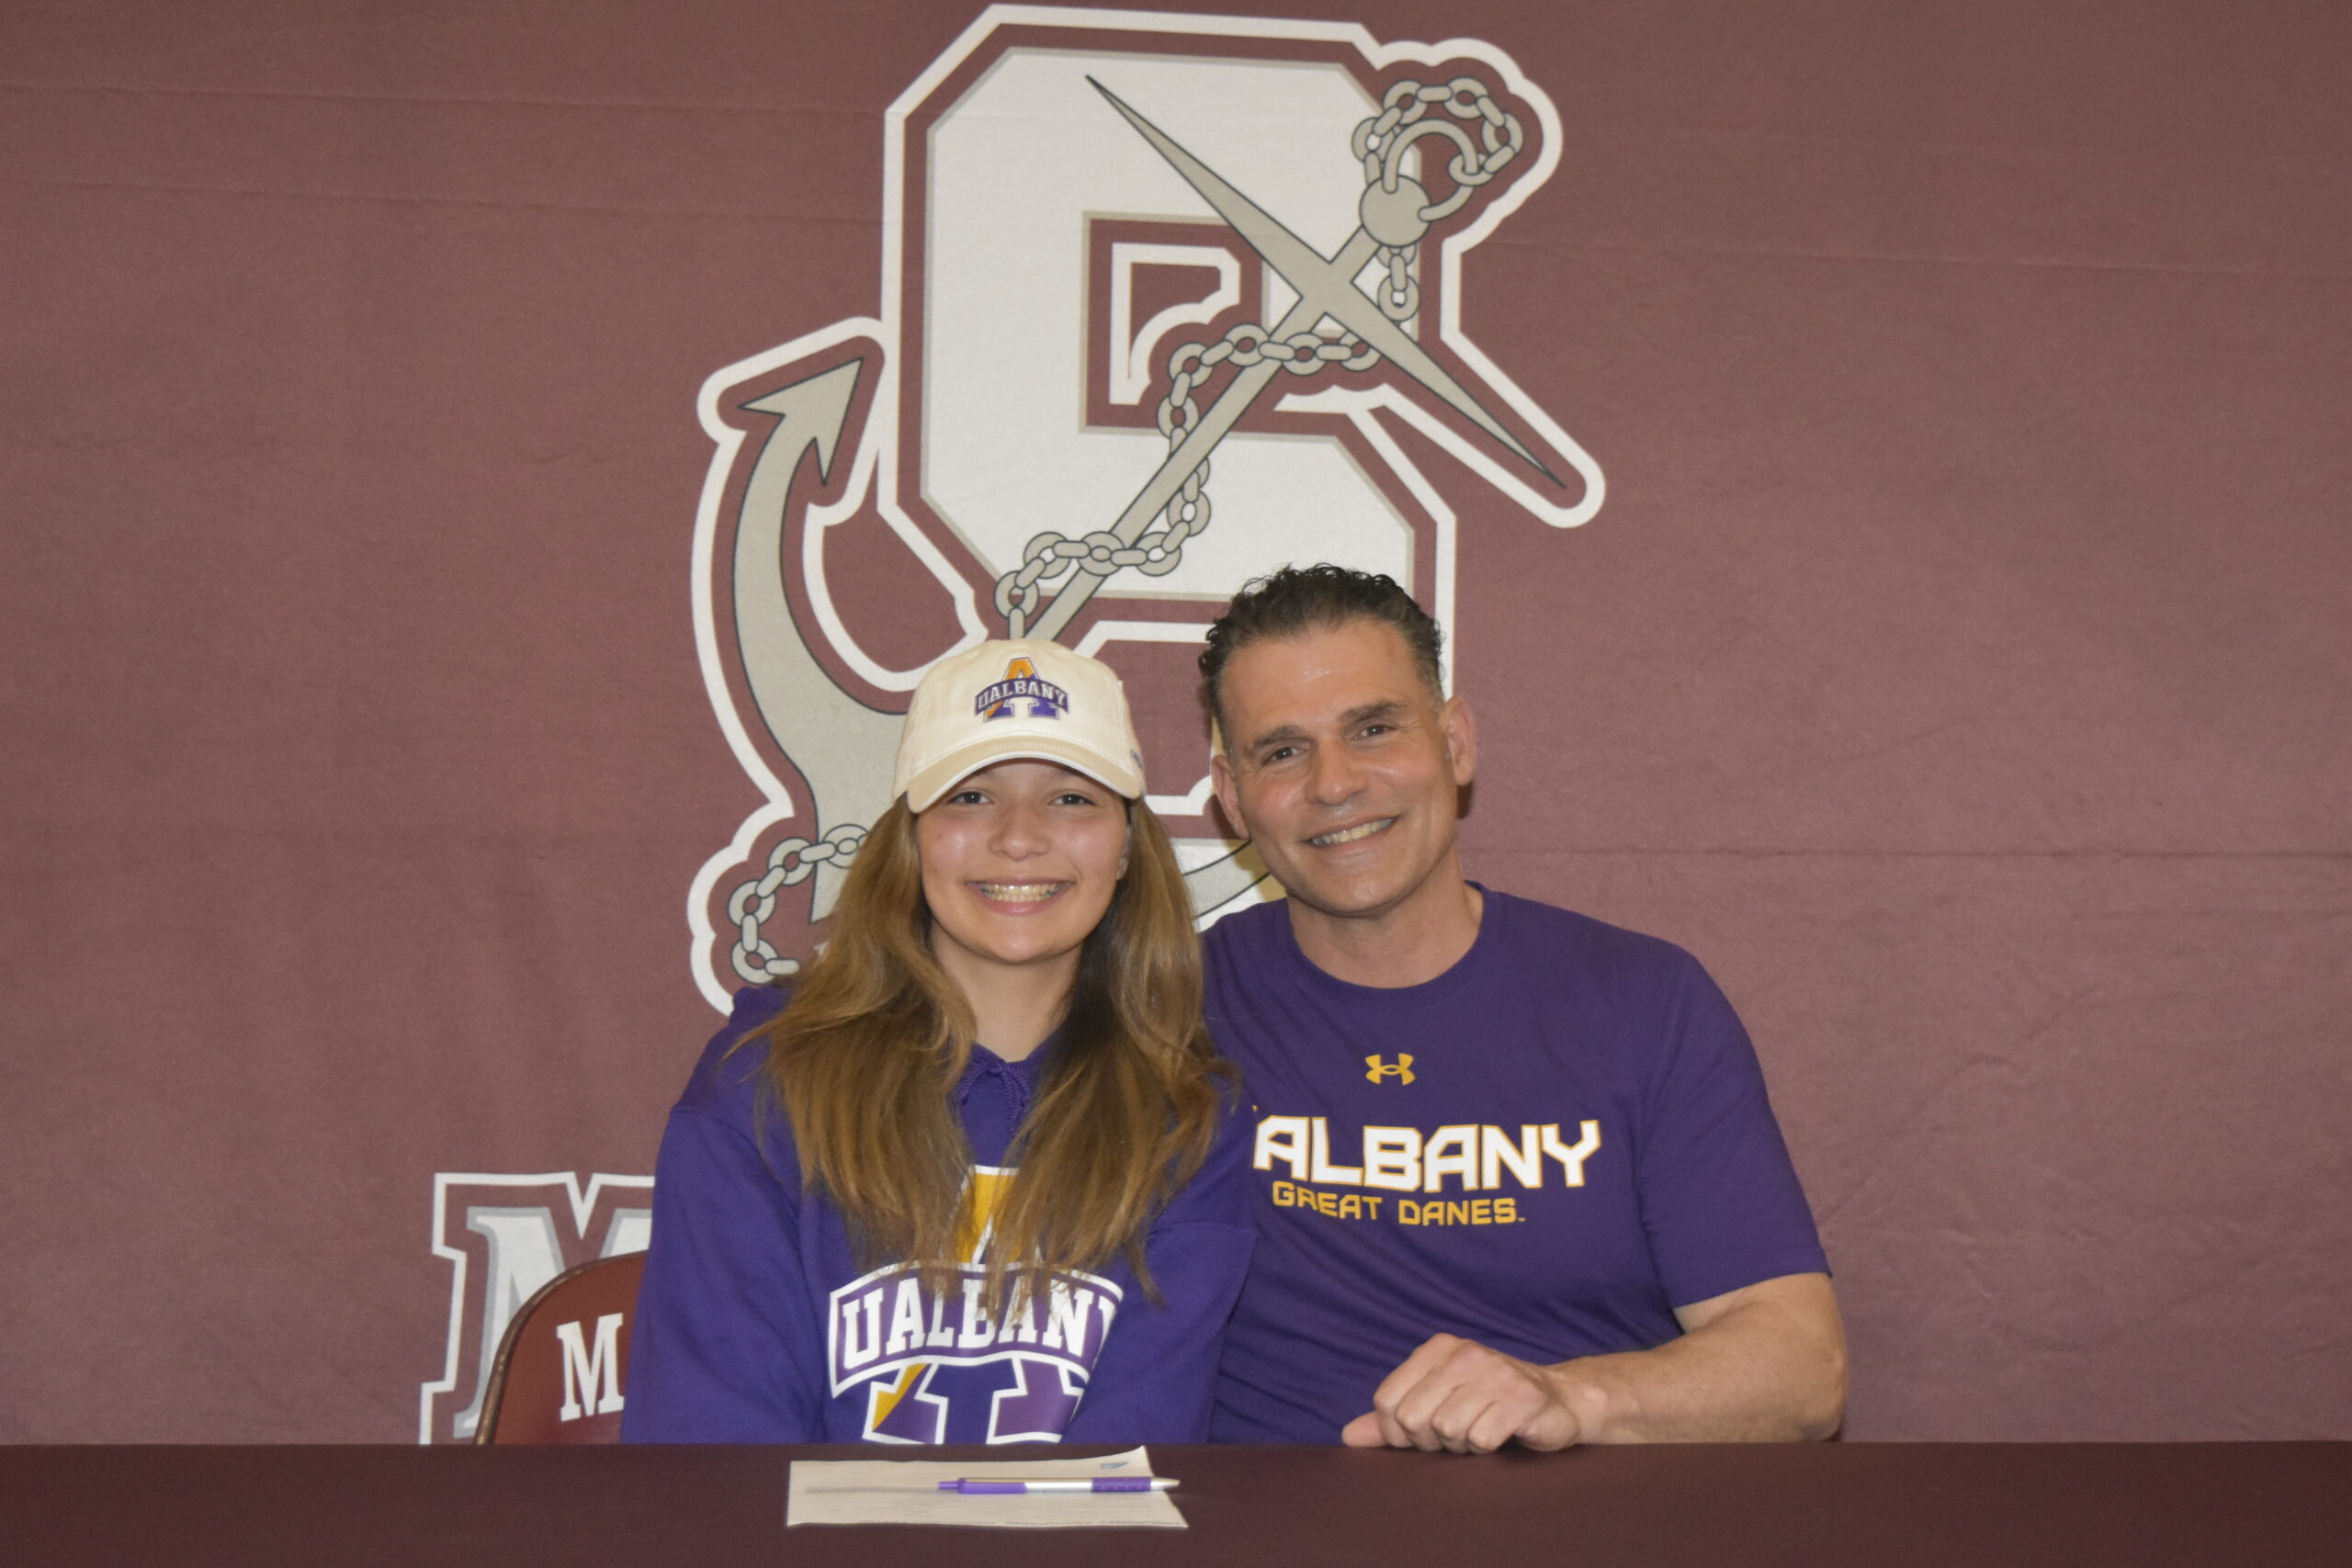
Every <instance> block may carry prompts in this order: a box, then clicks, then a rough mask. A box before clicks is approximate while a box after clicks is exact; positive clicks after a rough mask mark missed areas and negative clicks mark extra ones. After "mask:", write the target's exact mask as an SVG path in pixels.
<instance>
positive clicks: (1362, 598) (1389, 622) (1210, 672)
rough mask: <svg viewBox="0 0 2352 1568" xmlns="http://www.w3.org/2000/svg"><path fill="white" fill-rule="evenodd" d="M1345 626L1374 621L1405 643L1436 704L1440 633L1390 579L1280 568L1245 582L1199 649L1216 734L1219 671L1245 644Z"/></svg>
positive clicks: (1221, 724) (1324, 567)
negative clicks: (1388, 627)
mask: <svg viewBox="0 0 2352 1568" xmlns="http://www.w3.org/2000/svg"><path fill="white" fill-rule="evenodd" d="M1350 621H1377V622H1378V623H1379V624H1381V625H1382V626H1390V627H1394V628H1395V630H1396V632H1397V636H1398V637H1403V638H1404V639H1405V649H1406V651H1407V652H1408V653H1410V654H1411V655H1412V656H1413V667H1414V668H1415V669H1417V670H1419V671H1420V674H1421V679H1422V680H1423V681H1424V682H1427V683H1428V685H1429V689H1430V701H1432V702H1434V703H1438V704H1440V705H1442V704H1443V703H1444V701H1445V678H1444V675H1443V673H1442V671H1441V670H1440V668H1439V664H1438V654H1439V652H1440V650H1441V649H1442V648H1443V647H1444V645H1445V633H1443V632H1442V631H1441V630H1439V629H1438V624H1437V623H1436V622H1435V621H1433V620H1431V619H1430V613H1429V612H1428V611H1427V610H1424V609H1422V608H1421V607H1420V606H1419V604H1414V603H1413V596H1412V595H1411V594H1409V593H1408V592H1405V590H1404V589H1403V588H1402V587H1400V586H1398V584H1397V580H1396V579H1395V578H1393V577H1388V576H1385V575H1384V574H1382V573H1380V572H1376V571H1356V570H1351V569H1350V568H1347V567H1344V566H1333V565H1331V564H1330V563H1329V562H1328V561H1326V562H1323V563H1321V564H1319V565H1316V566H1286V567H1284V568H1283V569H1282V570H1280V571H1274V572H1269V573H1267V574H1266V575H1265V576H1263V577H1257V578H1252V579H1250V581H1248V582H1245V583H1243V584H1242V585H1241V592H1238V593H1237V594H1235V595H1234V596H1233V603H1232V604H1231V605H1229V606H1228V607H1227V610H1226V612H1225V614H1224V615H1219V616H1218V617H1217V618H1216V625H1214V626H1210V627H1209V632H1208V646H1207V647H1206V648H1204V649H1201V690H1202V694H1203V695H1204V696H1205V697H1206V698H1207V699H1208V705H1209V713H1210V715H1211V716H1213V717H1214V718H1216V722H1217V728H1219V729H1220V730H1222V729H1223V728H1225V706H1224V701H1223V699H1224V682H1225V667H1226V665H1227V662H1229V661H1230V660H1232V658H1233V656H1234V655H1235V654H1237V653H1238V652H1240V651H1241V650H1242V649H1245V648H1247V647H1249V646H1250V644H1251V643H1253V642H1264V641H1267V640H1270V639H1274V638H1281V637H1297V636H1298V635H1300V634H1301V633H1303V632H1310V631H1329V630H1331V629H1333V628H1334V627H1337V626H1345V625H1347V624H1348V623H1349V622H1350Z"/></svg>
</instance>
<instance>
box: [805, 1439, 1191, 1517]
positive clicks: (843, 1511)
mask: <svg viewBox="0 0 2352 1568" xmlns="http://www.w3.org/2000/svg"><path fill="white" fill-rule="evenodd" d="M1150 1473H1151V1455H1150V1454H1149V1453H1148V1452H1146V1451H1145V1450H1142V1449H1129V1450H1127V1451H1126V1452H1125V1453H1123V1454H1105V1455H1103V1457H1102V1458H1101V1459H1016V1460H991V1461H972V1460H920V1459H895V1460H894V1459H842V1460H826V1459H818V1460H806V1459H804V1460H795V1461H792V1480H791V1483H790V1485H789V1486H788V1487H787V1488H786V1495H785V1506H784V1522H785V1523H786V1525H997V1526H1012V1527H1014V1528H1016V1529H1019V1528H1027V1529H1051V1528H1055V1527H1057V1526H1058V1527H1068V1526H1072V1525H1137V1526H1143V1527H1146V1528H1148V1529H1177V1530H1180V1529H1184V1528H1185V1525H1184V1516H1183V1515H1182V1514H1180V1513H1178V1512H1177V1511H1176V1505H1175V1503H1174V1502H1173V1501H1171V1500H1170V1497H1169V1495H1168V1494H1167V1493H1165V1492H1038V1493H1027V1494H1016V1495H1010V1496H1008V1495H1001V1494H1000V1495H990V1496H985V1497H967V1496H965V1495H963V1494H962V1493H959V1492H942V1491H941V1490H940V1489H939V1483H941V1482H943V1481H956V1480H961V1479H963V1478H965V1477H967V1476H968V1477H970V1478H971V1479H973V1480H975V1481H979V1480H988V1481H1008V1480H1010V1481H1029V1480H1039V1481H1048V1480H1050V1481H1059V1480H1069V1479H1073V1478H1089V1477H1092V1476H1097V1475H1149V1474H1150Z"/></svg>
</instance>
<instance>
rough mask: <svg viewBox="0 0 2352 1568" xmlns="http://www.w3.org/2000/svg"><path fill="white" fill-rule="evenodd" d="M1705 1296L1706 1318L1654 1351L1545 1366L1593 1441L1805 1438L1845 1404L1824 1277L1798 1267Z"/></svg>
mask: <svg viewBox="0 0 2352 1568" xmlns="http://www.w3.org/2000/svg"><path fill="white" fill-rule="evenodd" d="M1718 1300H1719V1301H1720V1302H1722V1303H1724V1304H1723V1305H1722V1306H1721V1307H1720V1309H1717V1310H1710V1308H1711V1307H1713V1304H1714V1303H1700V1305H1699V1306H1698V1307H1696V1308H1692V1309H1688V1310H1687V1311H1686V1313H1685V1314H1684V1320H1685V1322H1686V1323H1690V1322H1691V1321H1692V1319H1693V1317H1695V1318H1696V1319H1697V1322H1696V1323H1695V1324H1694V1325H1693V1326H1691V1328H1690V1330H1689V1331H1688V1332H1687V1333H1685V1334H1684V1335H1683V1336H1682V1337H1680V1338H1679V1339H1675V1340H1672V1341H1670V1342H1669V1343H1668V1344H1665V1345H1661V1346H1659V1347H1658V1348H1656V1349H1654V1350H1636V1351H1630V1352H1627V1353H1624V1354H1621V1355H1613V1356H1587V1357H1582V1358H1579V1359H1576V1360H1571V1361H1562V1362H1559V1363H1557V1364H1556V1365H1554V1366H1551V1367H1549V1368H1546V1369H1545V1370H1546V1371H1548V1372H1549V1373H1550V1374H1551V1376H1552V1378H1553V1379H1554V1380H1555V1383H1556V1384H1557V1386H1558V1388H1559V1391H1560V1397H1561V1399H1562V1401H1563V1402H1564V1403H1566V1405H1567V1406H1568V1408H1569V1409H1570V1410H1571V1411H1572V1412H1574V1413H1575V1415H1576V1417H1577V1427H1578V1428H1579V1433H1578V1437H1579V1440H1581V1441H1584V1442H1588V1443H1721V1442H1800V1441H1806V1440H1812V1439H1818V1438H1826V1437H1828V1436H1829V1435H1830V1434H1831V1433H1833V1432H1835V1431H1837V1429H1838V1423H1839V1422H1840V1421H1842V1420H1843V1419H1844V1418H1845V1410H1846V1337H1845V1331H1844V1328H1843V1327H1842V1325H1840V1324H1839V1322H1838V1304H1837V1298H1836V1296H1835V1295H1834V1294H1833V1293H1832V1292H1831V1291H1830V1288H1829V1281H1828V1279H1827V1278H1826V1276H1824V1275H1819V1274H1798V1275H1790V1276H1788V1277H1787V1278H1785V1279H1781V1280H1766V1281H1765V1282H1764V1283H1763V1284H1761V1285H1758V1286H1753V1287H1750V1288H1749V1289H1748V1290H1747V1291H1736V1292H1732V1293H1731V1294H1730V1295H1729V1296H1726V1297H1722V1298H1718Z"/></svg>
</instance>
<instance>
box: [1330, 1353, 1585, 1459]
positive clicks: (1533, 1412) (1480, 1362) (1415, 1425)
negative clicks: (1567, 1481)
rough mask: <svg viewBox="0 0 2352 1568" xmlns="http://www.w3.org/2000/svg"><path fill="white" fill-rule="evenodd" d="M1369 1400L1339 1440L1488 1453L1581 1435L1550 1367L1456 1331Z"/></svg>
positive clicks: (1562, 1443)
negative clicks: (1514, 1441)
mask: <svg viewBox="0 0 2352 1568" xmlns="http://www.w3.org/2000/svg"><path fill="white" fill-rule="evenodd" d="M1372 1405H1373V1407H1372V1409H1371V1410H1369V1411H1367V1412H1366V1413H1365V1414H1363V1415H1362V1416H1357V1417H1356V1418H1355V1419H1354V1420H1352V1421H1351V1422H1349V1423H1348V1424H1347V1426H1346V1427H1345V1428H1344V1429H1342V1430H1341V1432H1340V1441H1341V1442H1343V1443H1346V1444H1349V1445H1350V1446H1351V1447H1354V1448H1360V1449H1376V1448H1379V1447H1381V1446H1382V1445H1384V1444H1385V1445H1386V1446H1387V1447H1389V1448H1394V1449H1426V1450H1430V1451H1431V1452H1435V1451H1436V1450H1440V1449H1445V1450H1451V1451H1452V1452H1454V1453H1458V1454H1464V1453H1469V1454H1484V1453H1492V1452H1494V1450H1497V1449H1498V1448H1501V1447H1502V1446H1503V1445H1504V1444H1505V1443H1507V1442H1510V1440H1511V1439H1512V1438H1518V1439H1519V1442H1520V1445H1521V1447H1523V1448H1531V1449H1565V1448H1566V1447H1568V1446H1569V1445H1570V1444H1571V1443H1574V1442H1575V1441H1576V1440H1577V1438H1578V1437H1579V1436H1580V1435H1581V1434H1580V1424H1579V1423H1578V1421H1577V1416H1576V1413H1575V1412H1574V1411H1573V1410H1571V1409H1569V1407H1568V1405H1567V1403H1566V1400H1565V1399H1564V1398H1563V1397H1562V1391H1561V1387H1560V1382H1559V1380H1558V1378H1557V1377H1556V1376H1555V1374H1554V1373H1553V1371H1551V1369H1549V1368H1547V1367H1539V1366H1537V1365H1535V1364H1534V1363H1533V1362H1532V1361H1522V1360H1520V1359H1518V1358H1516V1357H1513V1356H1506V1355H1504V1354H1503V1353H1502V1352H1501V1351H1499V1350H1491V1349H1488V1348H1487V1347H1486V1346H1484V1345H1481V1344H1479V1343H1478V1342H1477V1341H1476V1340H1473V1339H1457V1338H1456V1337H1453V1335H1451V1334H1441V1335H1438V1336H1437V1337H1435V1338H1433V1339H1430V1340H1427V1341H1425V1342H1424V1343H1423V1344H1422V1346H1421V1348H1419V1349H1418V1350H1416V1351H1414V1352H1413V1353H1412V1354H1411V1355H1410V1356H1408V1357H1407V1358H1406V1359H1405V1364H1404V1365H1403V1366H1400V1367H1398V1368H1397V1370H1396V1371H1393V1372H1391V1373H1389V1374H1388V1376H1387V1377H1386V1378H1385V1379H1384V1380H1382V1382H1381V1384H1380V1387H1379V1389H1378V1390H1377V1391H1375V1392H1374V1394H1373V1396H1372Z"/></svg>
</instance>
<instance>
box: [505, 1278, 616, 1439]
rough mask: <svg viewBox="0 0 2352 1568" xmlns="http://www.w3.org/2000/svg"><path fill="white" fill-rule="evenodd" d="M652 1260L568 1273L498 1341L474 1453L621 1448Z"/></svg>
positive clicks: (518, 1314) (523, 1309)
mask: <svg viewBox="0 0 2352 1568" xmlns="http://www.w3.org/2000/svg"><path fill="white" fill-rule="evenodd" d="M644 1274H645V1254H643V1253H642V1252H628V1253H623V1254H622V1255H621V1256H619V1257H617V1258H597V1259H596V1260H594V1262H591V1263H582V1265H580V1267H579V1268H577V1269H565V1270H564V1271H563V1272H562V1273H560V1274H559V1275H557V1276H556V1277H555V1278H554V1279H552V1280H548V1282H547V1283H546V1284H544V1285H542V1286H540V1287H539V1289H538V1291H537V1293H535V1294H534V1295H533V1296H532V1297H531V1299H530V1300H529V1301H527V1302H525V1303H523V1305H522V1307H521V1308H520V1309H519V1310H517V1311H516V1313H515V1316H514V1318H513V1320H512V1321H510V1322H509V1323H508V1324H507V1325H506V1332H505V1333H504V1334H503V1336H501V1337H500V1338H499V1341H498V1359H496V1360H494V1361H492V1363H491V1368H490V1387H489V1388H488V1390H487V1391H486V1392H485V1393H483V1395H482V1403H481V1421H480V1422H479V1423H477V1424H476V1426H475V1427H474V1441H475V1442H477V1443H616V1442H619V1441H620V1438H621V1391H622V1390H623V1389H625V1388H627V1387H628V1331H629V1325H630V1320H631V1319H632V1318H633V1317H634V1316H635V1315H636V1313H637V1286H638V1281H639V1280H640V1279H642V1278H643V1277H644Z"/></svg>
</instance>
